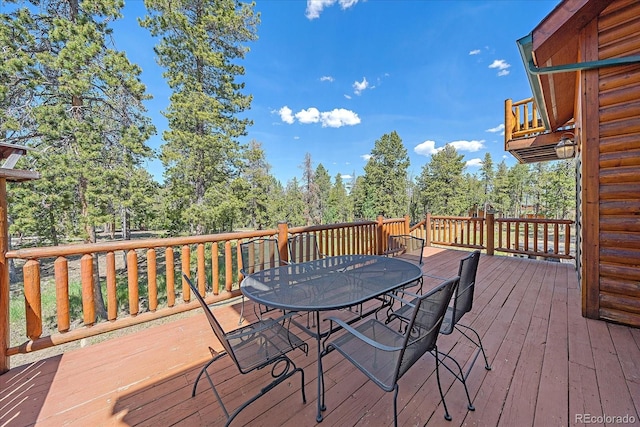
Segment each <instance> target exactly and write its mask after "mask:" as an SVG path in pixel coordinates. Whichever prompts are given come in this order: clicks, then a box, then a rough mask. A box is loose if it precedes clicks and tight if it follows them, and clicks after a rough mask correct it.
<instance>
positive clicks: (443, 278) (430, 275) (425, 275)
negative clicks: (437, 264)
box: [422, 274, 448, 280]
mask: <svg viewBox="0 0 640 427" xmlns="http://www.w3.org/2000/svg"><path fill="white" fill-rule="evenodd" d="M422 277H431V278H432V279H439V280H447V279H448V277H440V276H434V275H432V274H423V275H422Z"/></svg>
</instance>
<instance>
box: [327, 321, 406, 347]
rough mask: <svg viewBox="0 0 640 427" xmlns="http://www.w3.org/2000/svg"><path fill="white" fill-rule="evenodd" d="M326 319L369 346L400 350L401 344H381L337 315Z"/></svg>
mask: <svg viewBox="0 0 640 427" xmlns="http://www.w3.org/2000/svg"><path fill="white" fill-rule="evenodd" d="M327 320H330V321H331V322H335V323H337V324H338V325H339V326H340V327H342V328H343V329H344V330H345V331H347V332H349V333H350V334H351V335H353V336H354V337H356V338H358V339H359V340H360V341H363V342H364V343H366V344H369V345H370V346H371V347H375V348H377V349H379V350H382V351H399V350H402V346H400V347H391V346H388V345H384V344H381V343H379V342H378V341H374V340H372V339H371V338H369V337H368V336H366V335H364V334H362V333H360V332H359V331H358V330H357V329H355V328H353V327H352V326H350V325H349V324H348V323H346V322H344V321H343V320H341V319H338V318H337V317H328V318H327ZM378 323H380V324H381V325H383V326H384V324H383V323H382V322H378ZM328 345H329V346H331V343H329V344H328Z"/></svg>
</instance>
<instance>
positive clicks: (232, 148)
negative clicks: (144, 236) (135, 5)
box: [141, 0, 259, 234]
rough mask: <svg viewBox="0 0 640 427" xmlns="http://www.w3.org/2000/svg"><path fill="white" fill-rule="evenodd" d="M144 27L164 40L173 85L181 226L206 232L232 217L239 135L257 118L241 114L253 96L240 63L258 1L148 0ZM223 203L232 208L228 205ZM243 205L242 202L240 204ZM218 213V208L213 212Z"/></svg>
mask: <svg viewBox="0 0 640 427" xmlns="http://www.w3.org/2000/svg"><path fill="white" fill-rule="evenodd" d="M145 5H146V6H147V10H148V16H146V17H145V18H144V19H143V20H141V25H142V26H143V27H145V28H148V29H149V31H150V32H151V34H152V35H153V36H155V37H158V38H159V40H160V41H159V43H158V45H157V46H156V48H155V51H156V54H157V56H158V63H159V64H160V65H161V66H162V67H164V68H165V69H166V71H165V73H164V74H163V75H164V77H165V78H166V79H167V83H168V84H169V87H170V88H171V89H172V90H173V93H172V95H171V98H170V105H169V107H168V109H167V111H165V112H164V115H165V116H166V118H167V119H168V121H169V130H168V131H166V132H165V133H164V135H163V138H164V141H165V144H164V145H163V146H162V152H161V160H162V162H163V164H164V166H165V182H166V183H167V188H168V191H169V193H171V195H170V197H169V199H168V202H169V203H170V205H169V206H167V208H168V209H173V210H174V212H175V214H174V216H173V218H172V227H174V228H176V229H177V230H175V231H182V230H189V231H190V232H191V233H195V234H203V233H205V232H208V231H211V230H214V229H217V228H219V227H220V224H218V223H216V221H219V220H224V221H228V220H229V219H230V217H231V216H233V215H231V213H230V212H228V210H227V209H229V208H231V206H232V205H235V204H236V203H228V202H229V200H228V199H225V198H226V197H228V196H229V189H230V187H231V186H232V182H233V181H234V180H235V178H237V176H238V175H239V171H240V167H241V151H242V147H241V145H240V143H239V142H238V138H239V137H241V136H243V135H245V134H246V128H247V126H249V125H250V124H251V121H250V120H249V119H247V118H240V117H239V113H242V112H243V111H245V110H246V109H248V108H249V107H250V103H251V99H252V97H251V96H250V95H245V94H243V89H244V83H240V82H238V81H237V78H238V77H239V76H242V75H244V67H242V66H241V65H240V64H239V61H240V60H241V59H243V58H244V56H245V55H246V53H247V51H248V48H247V47H246V46H244V43H246V42H250V41H252V40H255V39H256V38H257V36H256V26H257V24H258V21H259V19H258V17H257V16H256V15H255V14H254V12H253V5H252V4H251V5H250V4H244V3H239V2H237V1H234V0H177V1H176V0H145ZM222 206H225V207H224V208H222ZM238 206H239V207H238V208H240V206H241V204H240V203H239V204H238ZM213 211H217V212H215V213H213V214H212V212H213Z"/></svg>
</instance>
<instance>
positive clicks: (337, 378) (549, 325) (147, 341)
mask: <svg viewBox="0 0 640 427" xmlns="http://www.w3.org/2000/svg"><path fill="white" fill-rule="evenodd" d="M463 256H464V253H463V252H460V251H456V250H450V249H440V248H426V249H425V259H424V269H425V271H426V272H427V273H429V274H435V275H438V276H443V277H449V276H451V275H453V274H454V273H455V272H456V271H457V266H458V262H459V260H460V258H462V257H463ZM436 283H437V280H435V279H427V280H426V281H425V287H426V288H429V287H432V286H434V285H435V284H436ZM250 311H252V310H250ZM217 314H218V316H219V317H220V318H221V320H222V321H223V326H224V327H225V328H229V329H233V328H235V327H237V322H238V317H239V305H235V306H225V307H220V308H217ZM463 323H465V324H469V325H470V326H472V327H473V328H474V329H476V330H477V331H478V333H479V334H480V335H481V337H482V339H483V343H484V345H485V348H486V351H487V356H488V358H489V362H490V364H491V365H492V368H493V369H492V370H491V371H486V370H485V369H484V368H483V364H484V363H483V360H482V356H480V357H479V358H478V360H477V361H476V365H475V366H474V368H473V370H472V371H471V374H470V376H469V379H468V386H469V391H470V393H471V397H472V400H473V403H474V405H475V407H476V410H475V411H474V412H470V411H468V410H467V408H466V396H465V394H464V390H463V388H462V385H461V384H460V383H458V382H457V381H454V380H453V378H452V376H451V375H450V374H449V373H448V372H446V371H445V370H442V380H443V381H442V383H443V387H444V389H445V391H446V400H447V404H448V406H449V410H450V412H451V415H452V416H453V421H452V422H447V421H445V420H444V418H443V415H444V411H443V408H442V405H441V403H440V396H439V394H438V390H437V386H436V378H435V374H434V373H433V369H434V367H435V363H434V359H433V357H431V356H428V355H427V356H425V357H424V358H423V359H421V360H420V361H419V362H418V363H417V364H416V365H415V366H414V367H413V368H412V371H410V373H409V374H408V375H407V376H405V377H404V378H403V379H401V381H400V392H399V395H398V405H399V406H398V407H399V424H400V425H403V426H414V425H424V424H425V423H427V422H428V423H429V425H435V426H439V425H442V426H450V427H453V426H456V427H457V426H460V425H504V426H510V425H516V424H517V425H532V426H533V425H576V424H578V425H580V423H576V420H577V419H578V418H576V414H591V415H593V416H602V415H608V416H625V415H628V416H633V417H635V420H636V423H638V422H639V421H638V420H639V419H640V418H639V415H640V414H639V408H640V331H639V330H638V329H633V328H629V327H625V326H619V325H613V324H607V323H604V322H600V321H592V320H588V319H584V318H583V317H582V316H581V314H580V294H579V290H578V288H577V279H576V277H575V272H574V270H573V269H572V268H571V266H569V265H566V264H560V263H552V262H542V261H535V260H529V259H521V258H514V257H488V256H485V255H483V256H482V257H481V260H480V265H479V270H478V284H477V288H476V298H475V301H474V307H473V309H472V311H471V312H470V313H468V314H467V315H466V316H465V318H464V319H463ZM300 336H306V335H304V334H303V333H301V334H300ZM307 340H308V342H309V344H310V349H309V356H305V355H304V354H303V353H302V352H295V353H294V356H293V359H294V361H295V363H296V364H298V365H299V366H301V367H302V368H304V370H305V389H306V394H307V403H306V404H303V403H302V398H301V395H300V377H299V376H297V375H296V376H294V377H292V378H291V379H290V380H289V381H287V382H285V383H283V384H281V385H279V386H278V387H277V389H276V390H273V391H271V392H270V393H268V394H267V395H266V396H265V397H263V398H262V399H259V400H258V401H256V402H255V403H254V404H252V405H251V406H250V407H249V408H247V409H246V410H245V411H243V412H242V413H241V414H240V415H239V416H238V418H237V419H236V420H235V421H234V423H233V425H283V426H292V427H300V426H309V425H316V424H317V423H316V422H315V415H316V413H315V412H316V398H317V396H316V369H317V366H316V360H315V354H316V353H315V352H316V343H315V341H314V340H313V339H311V338H307ZM209 345H212V346H213V347H214V348H216V349H220V345H219V343H217V342H216V341H215V339H214V336H213V333H212V332H211V331H210V329H209V327H208V324H207V323H206V320H205V318H204V316H202V315H201V314H196V315H194V316H192V317H189V318H185V319H180V320H176V321H174V322H171V323H167V324H165V325H162V326H157V327H153V328H150V329H147V330H144V331H140V332H136V333H134V334H131V335H128V336H123V337H120V338H116V339H112V340H109V341H106V342H103V343H100V344H97V345H94V346H90V347H86V348H83V349H79V350H75V351H72V352H69V353H66V354H64V355H62V356H56V357H53V358H50V359H45V360H43V361H39V362H36V363H33V364H30V365H26V366H22V367H17V368H15V369H12V370H11V371H9V372H8V373H6V374H4V375H2V376H0V425H2V426H5V425H6V426H32V425H37V426H39V427H40V426H59V425H71V426H86V425H110V426H134V425H135V426H158V425H163V426H166V425H179V426H197V425H219V424H222V423H223V422H224V415H223V414H222V411H221V409H220V408H219V407H218V405H217V402H216V401H215V397H214V396H213V394H212V393H211V390H210V389H209V387H208V384H207V382H206V380H205V381H202V383H201V384H200V386H199V387H198V390H197V393H196V396H195V397H194V398H191V389H192V386H193V383H194V381H195V378H196V375H197V374H198V372H199V370H200V368H201V367H202V365H203V364H204V363H205V362H206V361H207V360H208V357H209V352H208V349H207V347H208V346H209ZM439 347H440V349H441V350H443V351H447V352H449V354H450V355H451V356H453V357H455V358H456V360H458V361H459V362H460V363H461V364H463V365H467V364H468V363H469V362H470V359H471V357H472V356H473V353H474V350H475V347H474V346H473V345H471V344H469V343H468V342H467V340H466V339H465V338H464V337H462V336H461V335H460V334H458V333H454V334H452V335H450V336H442V337H441V338H440V339H439ZM323 364H324V367H325V371H326V375H325V382H326V403H327V411H326V412H325V414H324V416H325V419H324V421H323V422H322V424H321V425H324V426H345V425H353V426H356V425H358V426H359V425H362V426H365V425H375V426H378V425H380V426H389V425H392V424H393V416H392V404H393V396H392V393H384V392H383V391H382V390H380V389H379V388H378V387H376V386H375V385H374V384H373V383H372V382H370V381H367V379H366V377H365V376H364V375H362V374H361V373H360V372H359V371H357V370H356V369H355V368H354V367H353V365H351V364H350V363H348V362H346V361H344V360H342V359H341V358H340V355H339V354H338V353H337V352H333V353H331V354H330V355H328V356H327V357H326V358H325V359H324V361H323ZM214 366H215V380H216V382H217V384H219V390H220V391H221V392H222V393H223V394H224V399H225V402H226V403H227V404H228V406H229V408H230V409H231V410H232V409H234V408H235V407H236V406H237V405H238V404H239V403H240V402H242V401H243V400H245V399H246V398H247V394H248V393H251V392H254V391H255V390H257V389H258V388H259V387H261V386H262V385H264V384H266V382H267V379H266V378H265V376H268V372H263V371H258V372H255V373H252V374H250V375H238V374H237V372H236V370H235V367H234V366H233V365H232V363H231V361H230V360H229V359H227V358H223V359H222V360H221V361H219V362H217V363H216V364H214ZM590 425H591V424H590Z"/></svg>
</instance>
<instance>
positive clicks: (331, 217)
mask: <svg viewBox="0 0 640 427" xmlns="http://www.w3.org/2000/svg"><path fill="white" fill-rule="evenodd" d="M350 211H351V209H350V206H349V197H348V196H347V190H346V189H345V187H344V184H343V183H342V176H341V175H340V174H337V175H336V176H335V178H334V184H333V186H332V187H331V189H330V190H329V198H328V201H327V210H326V220H325V223H326V224H332V223H340V222H347V221H349V220H350V219H351V212H350Z"/></svg>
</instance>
